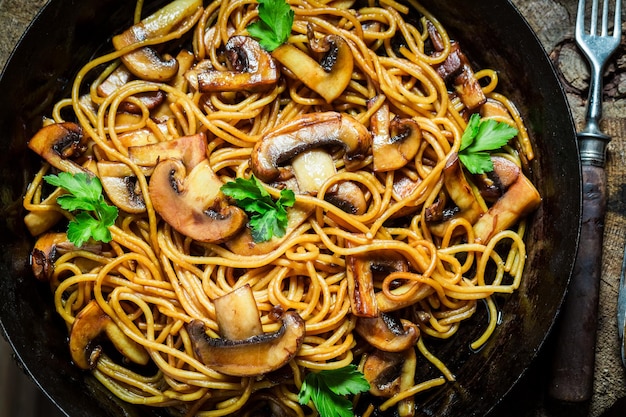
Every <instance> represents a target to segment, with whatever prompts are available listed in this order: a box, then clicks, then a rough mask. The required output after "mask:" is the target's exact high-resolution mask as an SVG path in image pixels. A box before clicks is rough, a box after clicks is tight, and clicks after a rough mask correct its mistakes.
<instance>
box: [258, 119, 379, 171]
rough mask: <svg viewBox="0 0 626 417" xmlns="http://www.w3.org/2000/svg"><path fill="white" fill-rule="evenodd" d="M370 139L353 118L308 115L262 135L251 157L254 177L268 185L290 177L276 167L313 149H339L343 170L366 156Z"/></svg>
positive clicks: (364, 128)
mask: <svg viewBox="0 0 626 417" xmlns="http://www.w3.org/2000/svg"><path fill="white" fill-rule="evenodd" d="M371 144H372V136H371V135H370V133H369V131H368V130H367V128H366V127H365V126H364V125H363V124H361V123H360V122H359V121H358V120H356V119H355V118H354V117H352V116H350V115H347V114H342V113H337V112H324V113H310V114H305V115H302V116H300V117H298V118H296V119H293V120H291V121H288V122H286V123H284V124H282V125H280V126H278V127H277V128H276V129H274V130H272V131H271V132H269V133H267V134H265V135H264V136H263V137H261V139H260V140H259V141H258V142H257V143H256V144H255V146H254V149H253V150H252V155H251V167H252V171H253V172H254V175H256V176H257V178H259V179H260V180H261V181H264V182H266V183H270V182H272V181H274V180H279V181H280V180H284V179H287V178H289V177H290V176H291V175H292V174H291V173H290V172H289V170H287V169H286V168H282V167H279V165H281V164H285V163H287V162H289V161H290V160H291V159H292V158H293V157H294V156H296V155H298V154H300V153H302V152H305V151H308V150H310V149H313V148H321V147H325V146H341V147H343V149H344V150H345V153H344V157H343V159H344V161H345V163H346V168H348V169H349V168H350V167H351V166H354V165H355V163H356V162H357V161H360V160H362V159H363V158H365V156H366V155H367V154H368V153H369V150H370V147H371Z"/></svg>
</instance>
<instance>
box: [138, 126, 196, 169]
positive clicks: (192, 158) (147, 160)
mask: <svg viewBox="0 0 626 417" xmlns="http://www.w3.org/2000/svg"><path fill="white" fill-rule="evenodd" d="M206 150H207V140H206V136H205V135H204V134H203V133H198V134H196V135H191V136H183V137H180V138H178V139H174V140H170V141H166V142H158V143H151V144H147V145H142V146H130V147H129V148H128V156H129V158H130V159H131V160H132V161H133V162H134V163H136V164H137V165H141V166H145V167H153V166H155V165H156V164H157V163H158V162H159V161H162V160H164V159H180V160H181V161H183V163H184V164H185V166H186V167H187V168H188V169H192V168H193V167H195V166H196V165H198V164H199V163H200V162H201V161H203V160H205V159H206Z"/></svg>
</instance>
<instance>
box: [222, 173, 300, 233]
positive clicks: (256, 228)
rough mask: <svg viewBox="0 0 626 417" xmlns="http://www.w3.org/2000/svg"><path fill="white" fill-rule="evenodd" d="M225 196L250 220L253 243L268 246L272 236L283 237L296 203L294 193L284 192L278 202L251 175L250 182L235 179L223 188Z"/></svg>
mask: <svg viewBox="0 0 626 417" xmlns="http://www.w3.org/2000/svg"><path fill="white" fill-rule="evenodd" d="M221 190H222V192H223V193H224V194H225V195H227V196H229V197H231V198H233V199H234V200H235V202H236V203H237V206H239V207H240V208H242V209H243V210H244V211H245V212H246V213H248V215H249V216H250V222H249V224H250V228H251V229H252V239H253V240H254V241H255V242H257V243H258V242H265V241H268V240H270V239H271V238H272V236H278V237H281V236H284V235H285V231H286V228H287V210H286V208H287V207H291V206H293V205H294V203H295V202H296V196H295V194H294V192H293V191H292V190H289V189H284V190H281V192H280V198H279V199H278V200H277V201H274V199H272V196H271V195H270V193H268V192H267V190H265V188H263V185H262V184H261V182H260V181H259V180H258V179H257V178H256V177H255V176H254V175H252V176H251V177H250V179H245V178H236V179H235V181H230V182H227V183H226V184H224V185H223V186H222V188H221Z"/></svg>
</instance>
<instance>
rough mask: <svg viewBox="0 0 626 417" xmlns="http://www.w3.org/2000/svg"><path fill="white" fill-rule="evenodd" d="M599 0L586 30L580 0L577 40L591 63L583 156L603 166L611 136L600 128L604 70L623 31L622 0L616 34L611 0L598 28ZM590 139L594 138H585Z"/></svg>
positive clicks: (617, 8)
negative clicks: (610, 11)
mask: <svg viewBox="0 0 626 417" xmlns="http://www.w3.org/2000/svg"><path fill="white" fill-rule="evenodd" d="M598 3H599V0H593V4H592V7H591V19H590V22H589V31H588V32H586V31H585V16H586V12H585V0H580V1H579V2H578V14H577V16H576V42H577V43H578V47H579V48H580V49H581V50H582V52H583V53H584V54H585V56H586V57H587V60H588V61H589V64H590V66H591V79H590V85H589V100H588V102H587V115H586V125H585V128H584V129H583V131H582V132H580V133H579V134H578V138H579V140H580V141H581V142H580V146H581V148H580V159H581V162H582V163H583V165H584V164H586V163H588V164H591V165H596V166H602V167H603V166H604V163H605V160H606V152H605V151H606V145H607V143H608V142H609V141H610V140H611V138H610V137H609V136H607V135H605V134H604V133H602V132H601V131H600V125H599V123H600V119H601V118H602V73H603V72H604V67H605V65H606V63H607V61H608V59H609V57H610V56H611V55H612V54H613V52H615V50H616V49H617V47H618V46H619V43H620V38H621V35H622V19H621V16H622V13H621V3H622V1H621V0H617V2H616V3H615V11H614V19H613V20H614V23H613V34H612V35H609V33H608V31H609V0H604V4H603V7H602V27H601V29H600V31H599V32H598ZM585 139H591V140H585Z"/></svg>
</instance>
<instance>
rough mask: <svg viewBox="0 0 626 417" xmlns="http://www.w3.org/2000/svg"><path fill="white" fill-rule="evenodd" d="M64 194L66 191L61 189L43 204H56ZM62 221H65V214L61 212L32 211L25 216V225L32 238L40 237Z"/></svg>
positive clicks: (48, 197)
mask: <svg viewBox="0 0 626 417" xmlns="http://www.w3.org/2000/svg"><path fill="white" fill-rule="evenodd" d="M64 193H65V191H64V190H63V189H62V188H60V187H59V188H57V189H56V190H54V191H53V192H52V193H50V195H48V196H47V197H46V198H45V199H44V200H43V201H42V202H41V203H42V204H44V205H48V204H56V201H57V198H58V197H59V196H60V195H63V194H64ZM61 219H63V213H62V212H61V211H57V210H32V211H29V212H28V213H27V214H26V215H25V216H24V224H25V225H26V228H27V229H28V232H29V233H30V234H31V235H32V236H39V235H40V234H42V233H45V232H47V231H48V230H50V228H52V226H54V225H55V224H57V223H58V222H59V221H60V220H61Z"/></svg>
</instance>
